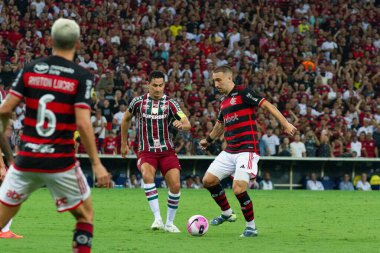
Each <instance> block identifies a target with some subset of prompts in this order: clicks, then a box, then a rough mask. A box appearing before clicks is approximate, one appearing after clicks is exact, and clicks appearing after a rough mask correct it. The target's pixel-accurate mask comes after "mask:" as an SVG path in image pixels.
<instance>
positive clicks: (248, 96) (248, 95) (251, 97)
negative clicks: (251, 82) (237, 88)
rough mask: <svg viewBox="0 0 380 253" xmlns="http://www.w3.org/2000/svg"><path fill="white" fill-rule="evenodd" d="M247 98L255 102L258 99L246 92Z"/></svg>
mask: <svg viewBox="0 0 380 253" xmlns="http://www.w3.org/2000/svg"><path fill="white" fill-rule="evenodd" d="M247 98H250V99H252V100H253V101H255V102H257V101H259V100H258V99H257V98H254V97H253V96H252V95H251V94H249V93H247Z"/></svg>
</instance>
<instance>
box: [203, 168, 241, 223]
mask: <svg viewBox="0 0 380 253" xmlns="http://www.w3.org/2000/svg"><path fill="white" fill-rule="evenodd" d="M203 186H204V187H205V188H206V189H207V190H208V191H209V192H210V193H211V197H212V198H213V199H214V200H215V202H216V204H218V206H219V207H220V209H221V210H222V214H221V215H220V216H218V217H216V218H214V219H212V220H211V221H210V224H211V225H220V224H222V223H223V222H225V221H229V222H234V221H236V214H234V212H233V211H232V209H231V207H230V204H229V203H228V200H227V197H226V193H225V192H224V190H223V187H222V185H221V184H220V180H219V178H218V177H216V176H215V175H213V174H211V173H209V172H206V174H205V176H204V177H203Z"/></svg>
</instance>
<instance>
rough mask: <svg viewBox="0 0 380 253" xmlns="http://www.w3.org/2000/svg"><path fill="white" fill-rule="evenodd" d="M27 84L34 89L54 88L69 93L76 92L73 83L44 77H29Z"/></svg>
mask: <svg viewBox="0 0 380 253" xmlns="http://www.w3.org/2000/svg"><path fill="white" fill-rule="evenodd" d="M27 84H28V85H29V86H32V87H42V88H52V89H55V90H61V91H67V92H74V88H75V83H74V82H72V81H69V80H62V79H58V78H49V77H44V76H29V79H28V83H27Z"/></svg>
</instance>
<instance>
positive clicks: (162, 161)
mask: <svg viewBox="0 0 380 253" xmlns="http://www.w3.org/2000/svg"><path fill="white" fill-rule="evenodd" d="M144 163H149V164H150V165H152V166H153V167H154V168H155V169H156V170H157V169H159V170H160V171H161V173H162V175H163V176H165V174H166V173H167V172H168V171H169V170H171V169H179V170H181V165H180V164H179V160H178V157H177V154H176V153H175V151H174V150H168V151H163V152H148V151H141V152H139V153H138V155H137V168H138V169H139V170H140V171H141V165H143V164H144Z"/></svg>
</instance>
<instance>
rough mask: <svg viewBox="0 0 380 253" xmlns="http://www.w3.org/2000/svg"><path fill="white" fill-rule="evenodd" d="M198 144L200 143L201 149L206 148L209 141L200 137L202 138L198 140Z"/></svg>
mask: <svg viewBox="0 0 380 253" xmlns="http://www.w3.org/2000/svg"><path fill="white" fill-rule="evenodd" d="M199 144H200V145H201V149H202V150H206V149H207V147H208V145H209V144H210V143H208V142H207V140H206V139H202V140H201V141H200V142H199Z"/></svg>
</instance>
